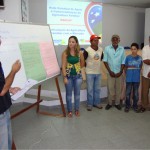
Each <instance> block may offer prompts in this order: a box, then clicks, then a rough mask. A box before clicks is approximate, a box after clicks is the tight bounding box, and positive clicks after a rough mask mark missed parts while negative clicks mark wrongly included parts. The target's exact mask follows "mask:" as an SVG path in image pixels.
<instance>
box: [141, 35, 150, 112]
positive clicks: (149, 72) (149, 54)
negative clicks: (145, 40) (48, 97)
mask: <svg viewBox="0 0 150 150" xmlns="http://www.w3.org/2000/svg"><path fill="white" fill-rule="evenodd" d="M142 59H143V76H142V99H141V101H142V107H141V108H140V112H144V111H145V110H146V108H148V104H149V98H148V94H149V88H150V36H149V44H148V45H146V46H144V48H143V50H142Z"/></svg>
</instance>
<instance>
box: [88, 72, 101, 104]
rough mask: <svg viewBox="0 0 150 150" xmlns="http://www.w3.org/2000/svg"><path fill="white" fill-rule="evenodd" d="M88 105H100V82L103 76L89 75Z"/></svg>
mask: <svg viewBox="0 0 150 150" xmlns="http://www.w3.org/2000/svg"><path fill="white" fill-rule="evenodd" d="M86 80H87V105H88V106H93V105H98V104H100V102H101V101H100V80H101V74H87V75H86Z"/></svg>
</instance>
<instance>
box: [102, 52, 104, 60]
mask: <svg viewBox="0 0 150 150" xmlns="http://www.w3.org/2000/svg"><path fill="white" fill-rule="evenodd" d="M103 58H104V54H103V52H102V55H101V61H102V60H103Z"/></svg>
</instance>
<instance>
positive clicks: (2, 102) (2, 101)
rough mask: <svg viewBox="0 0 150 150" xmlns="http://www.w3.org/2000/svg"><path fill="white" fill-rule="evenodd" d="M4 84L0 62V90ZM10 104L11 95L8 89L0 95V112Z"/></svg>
mask: <svg viewBox="0 0 150 150" xmlns="http://www.w3.org/2000/svg"><path fill="white" fill-rule="evenodd" d="M4 85H5V78H4V72H3V68H2V65H1V62H0V92H1V91H2V89H3V87H4ZM11 105H12V103H11V97H10V94H9V91H8V92H7V93H6V94H5V95H4V96H0V114H2V113H4V112H5V111H6V110H7V109H9V107H10V106H11Z"/></svg>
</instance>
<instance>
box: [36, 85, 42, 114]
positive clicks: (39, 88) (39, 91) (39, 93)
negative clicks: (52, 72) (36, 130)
mask: <svg viewBox="0 0 150 150" xmlns="http://www.w3.org/2000/svg"><path fill="white" fill-rule="evenodd" d="M40 97H41V85H39V86H38V95H37V102H38V101H40ZM39 105H40V104H39V103H38V104H37V108H36V112H37V113H38V112H39Z"/></svg>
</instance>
